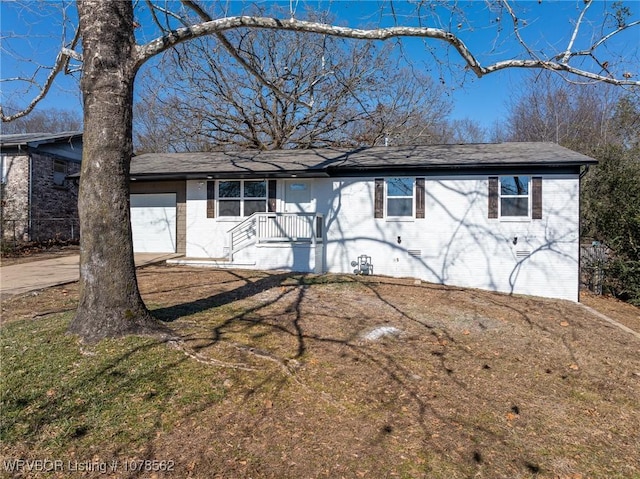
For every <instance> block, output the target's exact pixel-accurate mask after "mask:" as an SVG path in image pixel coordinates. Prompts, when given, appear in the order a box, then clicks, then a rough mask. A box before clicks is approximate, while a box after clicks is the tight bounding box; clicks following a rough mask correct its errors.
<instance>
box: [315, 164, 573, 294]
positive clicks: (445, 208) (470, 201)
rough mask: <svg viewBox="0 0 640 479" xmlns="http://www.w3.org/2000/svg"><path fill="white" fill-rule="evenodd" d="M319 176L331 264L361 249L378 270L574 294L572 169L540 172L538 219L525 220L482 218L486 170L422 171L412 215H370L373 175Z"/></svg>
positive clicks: (341, 268)
mask: <svg viewBox="0 0 640 479" xmlns="http://www.w3.org/2000/svg"><path fill="white" fill-rule="evenodd" d="M319 182H320V183H323V186H324V188H321V187H320V185H318V187H317V189H316V191H322V197H321V198H319V204H329V205H330V206H329V207H328V208H327V210H326V211H320V212H321V213H324V214H325V216H326V223H327V227H326V230H327V233H326V235H327V241H326V244H325V248H326V269H327V270H328V271H330V272H341V273H348V272H351V271H352V269H353V268H352V267H351V261H354V260H356V259H357V257H358V256H359V255H361V254H366V255H368V256H371V257H372V263H373V267H374V272H375V273H376V274H383V275H390V276H398V277H402V276H406V277H416V278H421V279H423V280H425V281H431V282H436V283H443V284H449V285H456V286H465V287H474V288H483V289H490V290H495V291H503V292H508V293H517V294H530V295H538V296H548V297H555V298H564V299H570V300H573V301H577V299H578V178H577V176H574V175H572V176H563V177H558V176H555V177H548V176H547V177H545V176H543V219H542V220H526V221H501V220H490V219H488V218H487V216H488V214H487V188H488V186H487V177H486V176H468V177H439V178H429V177H428V178H426V182H425V191H426V218H425V219H416V220H411V221H390V220H386V219H374V218H373V187H374V182H373V179H368V178H367V179H364V178H363V179H343V180H339V179H331V180H319ZM331 198H333V199H331ZM398 237H399V238H398ZM514 238H517V243H516V244H513V242H514ZM398 239H400V242H398Z"/></svg>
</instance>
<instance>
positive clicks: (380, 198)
mask: <svg viewBox="0 0 640 479" xmlns="http://www.w3.org/2000/svg"><path fill="white" fill-rule="evenodd" d="M373 207H374V214H373V217H374V218H382V217H384V180H383V179H382V178H376V186H375V198H374V201H373Z"/></svg>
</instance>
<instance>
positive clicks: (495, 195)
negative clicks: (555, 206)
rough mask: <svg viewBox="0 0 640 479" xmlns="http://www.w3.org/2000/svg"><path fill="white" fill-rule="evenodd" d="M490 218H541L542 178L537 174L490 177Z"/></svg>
mask: <svg viewBox="0 0 640 479" xmlns="http://www.w3.org/2000/svg"><path fill="white" fill-rule="evenodd" d="M488 198H489V218H500V219H506V220H509V219H525V220H526V219H534V220H535V219H541V218H542V178H541V177H537V176H528V175H518V176H507V175H505V176H499V177H498V176H491V177H489V194H488Z"/></svg>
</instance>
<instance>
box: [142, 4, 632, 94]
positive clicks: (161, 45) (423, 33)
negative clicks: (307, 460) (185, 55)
mask: <svg viewBox="0 0 640 479" xmlns="http://www.w3.org/2000/svg"><path fill="white" fill-rule="evenodd" d="M241 27H247V28H249V27H250V28H265V29H273V30H289V31H297V32H307V33H319V34H323V35H331V36H337V37H343V38H353V39H359V40H387V39H390V38H397V37H421V38H431V39H435V40H440V41H443V42H445V43H447V44H449V45H451V46H453V47H454V48H455V50H456V51H457V52H458V54H459V55H460V57H461V58H462V59H463V60H464V62H465V63H466V65H467V68H469V69H470V70H471V71H473V72H474V73H475V74H476V76H477V77H478V78H481V77H483V76H485V75H487V74H489V73H493V72H496V71H500V70H504V69H507V68H540V69H545V70H551V71H556V72H566V73H571V74H574V75H577V76H581V77H584V78H588V79H590V80H594V81H600V82H604V83H610V84H613V85H619V86H623V85H627V86H640V81H636V80H631V79H629V78H622V79H620V78H614V77H612V76H610V75H601V74H596V73H593V72H590V71H587V70H584V69H581V68H577V67H574V66H570V65H568V64H567V63H564V62H561V61H552V60H539V59H534V60H519V59H512V60H504V61H500V62H496V63H494V64H491V65H489V66H482V65H480V62H479V61H478V60H477V59H476V57H475V56H474V55H473V54H472V52H471V51H470V50H469V49H468V48H467V46H466V45H465V44H464V42H463V41H462V40H461V39H460V38H459V37H458V36H456V35H455V34H453V33H451V32H448V31H445V30H442V29H439V28H430V27H390V28H374V29H368V30H367V29H357V28H349V27H341V26H335V25H328V24H325V23H318V22H308V21H303V20H296V19H293V18H291V19H277V18H269V17H250V16H238V17H227V18H221V19H217V20H212V21H208V22H203V23H199V24H196V25H192V26H189V27H185V28H179V29H176V30H173V31H172V32H170V33H168V34H167V35H164V36H162V37H160V38H157V39H155V40H153V41H151V42H149V43H147V44H146V45H141V46H138V47H137V49H136V58H135V62H136V64H137V65H138V66H140V65H142V64H143V63H144V62H146V61H147V60H149V59H150V58H152V57H153V56H155V55H157V54H159V53H162V52H163V51H165V50H167V49H169V48H171V47H173V46H175V45H177V44H179V43H182V42H184V41H187V40H191V39H194V38H198V37H202V36H205V35H210V34H216V33H219V32H223V31H226V30H230V29H234V28H241Z"/></svg>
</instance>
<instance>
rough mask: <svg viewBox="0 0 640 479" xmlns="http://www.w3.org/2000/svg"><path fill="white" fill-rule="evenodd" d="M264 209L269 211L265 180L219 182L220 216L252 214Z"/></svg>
mask: <svg viewBox="0 0 640 479" xmlns="http://www.w3.org/2000/svg"><path fill="white" fill-rule="evenodd" d="M262 211H267V182H266V181H265V180H258V181H254V180H230V181H226V180H225V181H219V182H218V216H251V215H252V214H253V213H257V212H262Z"/></svg>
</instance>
